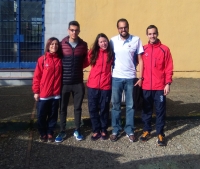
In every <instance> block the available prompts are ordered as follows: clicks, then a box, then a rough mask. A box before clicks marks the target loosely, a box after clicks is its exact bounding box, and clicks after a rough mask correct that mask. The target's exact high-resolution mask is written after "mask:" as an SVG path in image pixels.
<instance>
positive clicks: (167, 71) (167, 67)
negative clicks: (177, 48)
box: [164, 49, 173, 95]
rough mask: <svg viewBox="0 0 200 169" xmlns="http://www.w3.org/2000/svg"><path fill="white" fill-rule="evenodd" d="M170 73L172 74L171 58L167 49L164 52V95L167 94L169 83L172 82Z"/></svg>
mask: <svg viewBox="0 0 200 169" xmlns="http://www.w3.org/2000/svg"><path fill="white" fill-rule="evenodd" d="M172 75H173V60H172V56H171V53H170V50H169V49H168V50H167V52H166V58H165V84H166V85H165V87H164V95H167V94H169V92H170V84H171V83H172Z"/></svg>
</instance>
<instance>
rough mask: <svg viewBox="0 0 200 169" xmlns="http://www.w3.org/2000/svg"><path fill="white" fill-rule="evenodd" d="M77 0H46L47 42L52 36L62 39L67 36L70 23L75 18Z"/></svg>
mask: <svg viewBox="0 0 200 169" xmlns="http://www.w3.org/2000/svg"><path fill="white" fill-rule="evenodd" d="M75 1H76V0H46V4H45V21H44V22H45V43H46V41H47V40H48V39H49V38H50V37H53V36H54V37H56V38H58V39H59V40H60V41H61V40H62V39H63V38H64V37H65V36H67V29H68V23H69V22H70V21H72V20H74V19H75Z"/></svg>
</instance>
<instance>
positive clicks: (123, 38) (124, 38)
mask: <svg viewBox="0 0 200 169" xmlns="http://www.w3.org/2000/svg"><path fill="white" fill-rule="evenodd" d="M120 38H121V39H122V40H123V41H125V40H126V39H128V38H129V34H127V35H126V36H125V37H123V36H121V35H120Z"/></svg>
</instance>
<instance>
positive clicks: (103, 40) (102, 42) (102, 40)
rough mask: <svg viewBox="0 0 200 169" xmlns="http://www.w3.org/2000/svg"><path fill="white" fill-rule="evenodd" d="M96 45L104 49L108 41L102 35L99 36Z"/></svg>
mask: <svg viewBox="0 0 200 169" xmlns="http://www.w3.org/2000/svg"><path fill="white" fill-rule="evenodd" d="M98 45H99V47H100V48H101V49H103V50H106V49H107V47H108V41H107V39H106V38H104V37H100V38H99V40H98Z"/></svg>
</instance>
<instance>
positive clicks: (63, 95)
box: [60, 85, 71, 131]
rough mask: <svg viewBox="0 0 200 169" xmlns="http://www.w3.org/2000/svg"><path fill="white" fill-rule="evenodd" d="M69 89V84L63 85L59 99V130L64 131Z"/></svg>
mask: <svg viewBox="0 0 200 169" xmlns="http://www.w3.org/2000/svg"><path fill="white" fill-rule="evenodd" d="M70 91H71V85H63V87H62V93H61V100H60V131H65V127H66V118H67V106H68V103H69V98H70Z"/></svg>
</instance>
